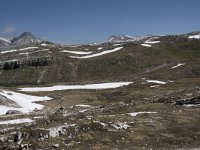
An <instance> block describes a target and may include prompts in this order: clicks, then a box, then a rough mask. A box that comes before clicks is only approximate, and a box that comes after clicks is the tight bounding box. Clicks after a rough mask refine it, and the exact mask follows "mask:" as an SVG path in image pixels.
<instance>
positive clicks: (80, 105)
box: [76, 104, 92, 107]
mask: <svg viewBox="0 0 200 150" xmlns="http://www.w3.org/2000/svg"><path fill="white" fill-rule="evenodd" d="M76 107H92V106H91V105H84V104H79V105H76Z"/></svg>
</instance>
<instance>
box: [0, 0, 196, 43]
mask: <svg viewBox="0 0 200 150" xmlns="http://www.w3.org/2000/svg"><path fill="white" fill-rule="evenodd" d="M199 30H200V0H2V1H1V5H0V36H3V37H7V38H8V37H15V36H18V35H20V34H21V33H23V32H25V31H29V32H32V33H33V34H34V35H36V36H37V37H40V38H42V39H45V40H49V41H52V42H56V43H61V44H78V43H94V42H97V43H98V42H102V41H105V40H106V39H107V38H108V37H109V36H110V35H121V34H127V35H131V36H136V35H150V34H161V35H166V34H181V33H188V32H192V31H199Z"/></svg>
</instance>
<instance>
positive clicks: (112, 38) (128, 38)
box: [105, 35, 149, 43]
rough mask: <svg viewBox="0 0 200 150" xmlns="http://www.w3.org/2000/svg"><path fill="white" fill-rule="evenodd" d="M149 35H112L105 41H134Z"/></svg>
mask: <svg viewBox="0 0 200 150" xmlns="http://www.w3.org/2000/svg"><path fill="white" fill-rule="evenodd" d="M148 37H149V36H134V37H132V36H129V35H112V36H110V37H109V38H108V39H107V40H106V41H105V43H123V42H135V41H140V40H143V39H146V38H148Z"/></svg>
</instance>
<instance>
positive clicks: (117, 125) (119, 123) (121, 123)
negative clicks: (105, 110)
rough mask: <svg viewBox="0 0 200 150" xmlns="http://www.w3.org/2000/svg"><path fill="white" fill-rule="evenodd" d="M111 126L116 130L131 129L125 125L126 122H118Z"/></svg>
mask: <svg viewBox="0 0 200 150" xmlns="http://www.w3.org/2000/svg"><path fill="white" fill-rule="evenodd" d="M112 126H113V127H114V128H115V129H117V130H121V129H128V128H130V127H131V126H130V125H128V124H127V122H118V123H117V124H113V125H112Z"/></svg>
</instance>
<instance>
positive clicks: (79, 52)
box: [60, 50, 92, 55]
mask: <svg viewBox="0 0 200 150" xmlns="http://www.w3.org/2000/svg"><path fill="white" fill-rule="evenodd" d="M60 52H62V53H71V54H79V55H88V54H91V53H92V52H82V51H68V50H62V51H60Z"/></svg>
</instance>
